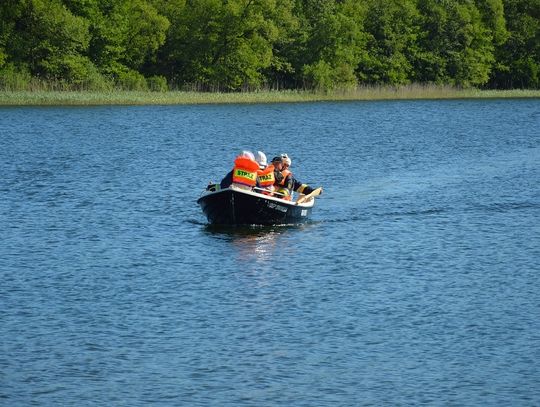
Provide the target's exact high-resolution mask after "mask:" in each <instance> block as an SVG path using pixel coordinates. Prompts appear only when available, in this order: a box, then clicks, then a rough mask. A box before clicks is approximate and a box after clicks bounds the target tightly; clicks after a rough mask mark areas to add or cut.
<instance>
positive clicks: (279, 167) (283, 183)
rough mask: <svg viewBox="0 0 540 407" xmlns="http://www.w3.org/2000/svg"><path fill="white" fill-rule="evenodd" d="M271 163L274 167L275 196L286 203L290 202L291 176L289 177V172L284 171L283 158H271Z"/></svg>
mask: <svg viewBox="0 0 540 407" xmlns="http://www.w3.org/2000/svg"><path fill="white" fill-rule="evenodd" d="M272 163H273V164H274V165H275V168H276V171H275V178H276V180H275V183H274V189H275V194H274V195H275V196H276V197H278V198H281V199H285V200H286V201H290V200H291V198H292V196H291V193H292V187H293V185H292V176H290V171H286V170H285V166H284V165H285V163H284V160H283V157H281V156H276V157H274V158H272Z"/></svg>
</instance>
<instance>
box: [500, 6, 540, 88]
mask: <svg viewBox="0 0 540 407" xmlns="http://www.w3.org/2000/svg"><path fill="white" fill-rule="evenodd" d="M504 10H505V15H506V23H507V29H508V40H507V41H506V42H504V43H503V44H500V45H499V46H498V47H497V49H496V58H497V64H496V67H495V69H494V72H493V75H492V77H491V80H490V83H489V86H491V87H497V88H540V0H504Z"/></svg>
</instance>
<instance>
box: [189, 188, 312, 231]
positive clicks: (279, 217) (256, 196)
mask: <svg viewBox="0 0 540 407" xmlns="http://www.w3.org/2000/svg"><path fill="white" fill-rule="evenodd" d="M314 202H315V201H314V200H313V199H311V200H309V201H308V202H303V203H296V202H291V201H286V200H284V199H281V198H277V197H271V196H268V195H263V194H261V193H258V192H256V191H252V190H245V189H240V188H236V187H234V186H231V187H230V188H225V189H221V190H218V191H205V192H204V193H203V195H201V197H200V198H199V199H198V200H197V203H198V204H199V205H200V206H201V208H202V210H203V212H204V214H205V215H206V218H207V219H208V222H210V223H211V224H213V225H289V224H298V223H303V222H306V221H307V220H308V219H309V217H310V216H311V211H312V209H313V205H314Z"/></svg>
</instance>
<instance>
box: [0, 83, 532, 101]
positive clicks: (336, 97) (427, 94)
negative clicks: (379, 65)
mask: <svg viewBox="0 0 540 407" xmlns="http://www.w3.org/2000/svg"><path fill="white" fill-rule="evenodd" d="M489 98H540V90H526V89H515V90H479V89H460V88H455V87H450V86H433V85H408V86H400V87H387V86H360V87H358V88H355V89H348V90H336V91H308V90H280V91H273V90H264V91H251V92H230V93H222V92H185V91H167V92H151V91H123V90H117V91H115V90H113V91H106V92H93V91H0V105H2V106H94V105H95V106H98V105H194V104H231V103H244V104H250V103H295V102H318V101H350V100H365V101H370V100H371V101H375V100H415V99H418V100H421V99H489Z"/></svg>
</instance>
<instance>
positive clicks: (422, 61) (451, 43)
mask: <svg viewBox="0 0 540 407" xmlns="http://www.w3.org/2000/svg"><path fill="white" fill-rule="evenodd" d="M492 3H495V2H492ZM418 4H419V10H420V12H421V15H422V24H421V27H422V32H421V35H420V36H419V42H418V43H419V53H418V58H417V60H416V62H415V72H416V73H417V74H416V75H417V79H418V80H419V81H422V82H435V83H447V84H453V85H461V86H475V85H483V84H485V83H486V82H487V81H488V79H489V74H490V72H491V69H492V67H493V63H494V61H495V58H494V38H495V37H497V39H498V40H501V41H502V40H503V38H504V35H505V34H504V33H505V30H504V27H500V25H499V24H500V23H501V20H500V19H499V20H497V19H498V18H499V17H500V16H499V15H498V14H496V13H495V11H494V13H495V14H493V16H494V17H493V16H492V18H489V16H487V15H482V13H481V12H480V10H479V9H478V7H476V5H475V4H474V3H473V2H472V1H469V0H457V1H438V0H419V1H418ZM493 7H494V8H493V10H495V9H496V7H495V6H493ZM487 9H488V8H487V6H485V4H484V10H487Z"/></svg>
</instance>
